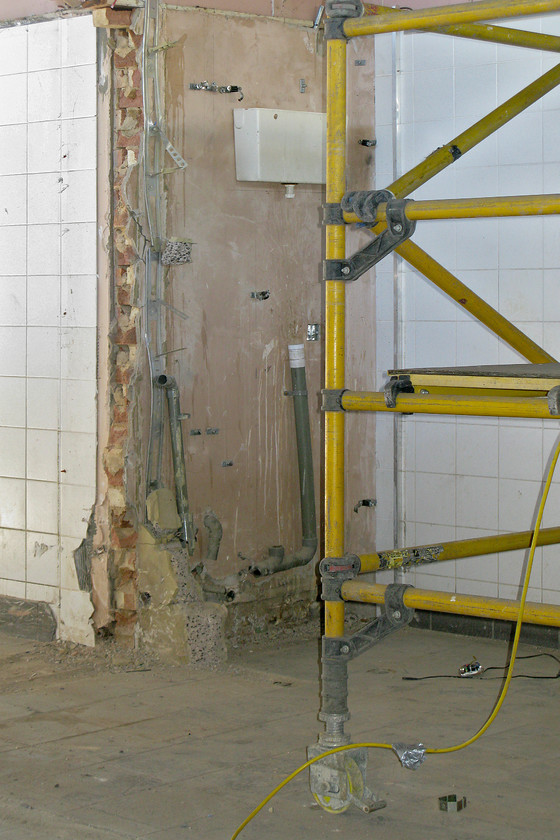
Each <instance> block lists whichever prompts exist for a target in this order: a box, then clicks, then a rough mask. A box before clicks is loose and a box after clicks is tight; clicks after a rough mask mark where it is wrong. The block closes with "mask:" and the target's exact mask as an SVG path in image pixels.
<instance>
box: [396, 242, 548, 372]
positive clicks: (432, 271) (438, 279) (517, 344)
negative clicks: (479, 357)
mask: <svg viewBox="0 0 560 840" xmlns="http://www.w3.org/2000/svg"><path fill="white" fill-rule="evenodd" d="M396 251H397V254H398V255H399V256H401V257H403V259H405V260H406V261H407V262H408V263H410V265H412V266H413V267H414V268H415V269H417V271H420V272H421V273H422V274H423V275H424V276H425V277H427V278H428V280H430V281H431V282H432V283H434V285H436V286H437V287H438V288H439V289H441V290H442V291H443V292H445V294H446V295H449V297H451V298H452V299H453V300H454V301H455V302H456V303H458V304H460V305H461V306H462V307H463V308H464V309H466V310H467V312H470V313H471V315H474V316H475V318H477V319H478V320H479V321H480V322H481V323H482V324H484V325H485V326H486V327H488V329H490V330H492V332H493V333H495V334H496V335H497V336H499V337H500V338H501V339H502V340H503V341H505V342H506V343H507V344H509V346H510V347H513V349H514V350H517V352H518V353H521V355H522V356H524V357H525V358H526V359H527V360H528V361H529V362H532V363H533V364H543V363H546V362H555V361H556V359H555V358H554V357H553V356H551V355H550V353H547V352H546V350H543V348H542V347H539V345H538V344H536V343H535V342H534V341H532V339H530V338H529V337H528V336H526V335H525V333H524V332H522V331H521V330H520V329H518V327H516V326H514V324H512V323H511V322H510V321H508V320H507V318H504V316H503V315H500V313H499V312H496V310H495V309H493V308H492V307H491V306H490V305H489V304H488V303H486V301H484V300H482V298H480V297H479V296H478V295H477V294H475V293H474V292H473V291H471V289H469V287H468V286H465V284H464V283H461V281H460V280H459V279H458V278H457V277H455V276H454V275H453V274H451V272H450V271H447V269H446V268H444V267H443V266H442V265H441V264H440V263H438V262H436V260H434V259H433V258H432V257H430V256H429V255H428V254H427V253H426V252H425V251H423V250H422V249H421V248H419V247H418V245H416V244H415V243H414V242H411V240H410V239H409V240H407V241H406V242H403V243H402V245H399V247H398V248H397V249H396Z"/></svg>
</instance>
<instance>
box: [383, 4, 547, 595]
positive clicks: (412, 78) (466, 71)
mask: <svg viewBox="0 0 560 840" xmlns="http://www.w3.org/2000/svg"><path fill="white" fill-rule="evenodd" d="M508 25H516V26H518V27H519V28H526V29H534V30H536V31H543V32H549V33H551V34H560V16H559V15H550V16H546V17H543V18H540V17H539V18H535V17H532V18H525V19H520V20H519V21H518V22H517V23H514V24H508ZM393 37H395V41H394V42H393V43H395V44H396V61H394V62H393V61H391V43H392V38H393ZM557 61H558V57H557V56H555V55H554V54H552V53H543V54H541V53H538V52H534V51H530V50H525V49H521V48H517V47H512V46H501V45H500V46H496V45H493V44H485V43H479V42H476V41H470V40H466V39H459V38H456V39H453V38H449V37H446V36H444V35H436V34H427V33H423V34H422V33H402V34H399V35H397V36H390V35H384V36H378V37H377V39H376V72H377V81H376V118H377V125H378V129H377V137H378V143H380V142H381V141H383V142H384V143H390V142H391V141H392V139H393V138H396V144H397V152H398V154H397V175H400V174H402V173H403V172H405V171H406V170H407V169H408V168H410V167H411V166H413V165H415V164H416V163H418V162H419V161H421V160H422V159H423V158H425V157H426V156H427V155H428V154H429V153H430V152H431V151H433V150H434V149H436V148H437V147H438V146H441V145H442V144H443V143H447V142H449V141H450V140H451V139H453V138H454V137H455V136H457V135H458V134H459V133H460V132H461V131H463V130H464V129H466V128H467V127H468V126H469V125H471V124H472V123H473V122H475V121H476V120H477V119H480V118H481V117H483V116H484V115H485V114H486V113H487V112H488V111H490V110H492V109H493V108H495V107H496V106H497V105H498V104H500V103H502V102H503V101H504V100H505V99H507V98H508V97H510V96H512V95H513V94H514V93H516V92H517V91H518V90H520V89H521V88H522V87H524V86H526V85H527V84H529V83H530V82H532V81H533V80H534V79H536V78H537V77H538V76H539V75H541V74H542V73H543V72H545V71H546V70H548V69H550V67H552V66H554V65H555V64H557ZM393 71H395V77H394V78H395V85H396V90H397V116H396V119H395V120H393V119H392V113H393V96H392V90H393V87H394V85H393V84H392V74H393ZM559 135H560V90H558V89H557V90H556V91H553V92H551V93H549V94H547V95H546V96H545V97H544V99H542V100H541V101H540V102H538V103H537V104H535V105H533V106H532V107H531V108H529V109H528V110H527V111H526V112H524V113H523V114H522V115H521V116H519V117H517V118H515V119H514V120H513V121H512V122H511V123H509V124H508V125H507V126H504V127H503V128H501V129H500V130H499V131H498V132H497V134H495V135H493V136H492V137H491V138H488V139H487V140H485V141H483V142H482V143H481V144H480V145H479V146H477V147H476V148H475V149H473V150H472V151H470V152H468V153H467V154H465V155H464V156H463V157H461V158H460V159H459V160H458V161H457V162H456V163H454V164H453V165H452V166H450V167H448V168H447V169H446V170H445V171H444V172H442V173H440V174H439V175H437V176H436V177H435V178H434V179H433V180H431V181H430V182H429V183H428V184H426V185H425V186H423V187H421V188H420V189H418V190H417V191H416V193H413V194H412V196H411V197H412V198H451V197H475V196H484V195H519V194H537V193H542V192H548V193H552V192H557V191H558V190H559V187H560V145H559V144H558V142H557V140H558V137H559ZM377 155H378V157H377V162H378V165H377V173H376V177H377V186H378V188H383V187H386V186H387V185H388V184H390V183H391V181H392V180H393V172H392V169H391V167H390V165H389V162H390V160H391V158H390V157H389V155H388V153H387V150H383V149H381V148H379V145H378V151H377ZM413 239H414V241H416V242H417V243H418V244H419V245H420V246H421V247H422V248H424V249H425V250H426V251H427V252H428V253H429V254H431V255H432V256H433V257H434V258H435V259H436V260H438V261H439V262H441V263H442V264H443V265H444V266H445V267H446V268H448V269H449V270H450V271H452V272H453V273H455V274H456V275H457V276H458V277H459V278H460V279H461V280H462V281H464V282H465V283H466V284H467V285H468V286H470V287H471V288H472V289H473V290H474V291H476V292H477V293H478V294H479V295H480V296H481V297H482V298H484V299H485V300H487V301H488V302H489V303H490V304H491V305H492V306H494V307H496V308H497V309H498V310H499V311H500V312H501V313H503V314H504V315H505V316H506V317H507V318H509V319H510V320H512V321H513V322H514V323H515V324H516V325H518V326H519V327H520V328H521V329H523V330H524V331H525V332H526V333H527V334H528V335H530V336H531V338H533V339H534V340H535V341H537V342H538V343H540V344H542V346H544V347H545V349H546V350H548V351H549V352H550V353H552V354H553V355H556V356H557V357H560V337H559V336H560V332H559V329H558V320H559V316H560V221H559V220H558V217H557V216H549V217H546V218H529V219H527V218H526V219H521V218H519V219H517V218H516V219H500V220H498V219H490V220H461V221H458V222H453V221H440V222H419V223H418V225H417V229H416V233H415V235H414V237H413ZM390 263H391V258H389V259H386V260H385V261H384V263H381V264H380V266H378V271H377V310H378V318H379V319H380V321H379V334H380V335H381V336H382V340H381V341H379V340H378V348H377V349H378V364H377V369H378V373H377V387H378V388H379V387H381V386H382V384H383V381H384V376H383V372H384V371H386V370H387V369H388V368H390V367H392V366H393V355H394V353H395V343H396V350H397V355H398V357H399V359H400V365H401V366H403V367H408V366H428V365H441V366H445V365H455V364H458V365H461V364H463V365H468V364H491V363H497V362H500V363H504V364H505V363H513V362H519V361H523V359H522V358H521V357H520V356H519V355H518V354H517V353H515V352H514V351H513V350H511V349H510V348H509V347H508V346H507V345H506V344H504V343H503V342H501V341H500V340H499V339H498V338H497V337H495V336H494V335H493V334H492V333H491V332H490V331H488V330H487V329H486V328H485V327H483V326H482V325H481V324H479V323H478V322H477V321H476V320H474V319H472V318H471V317H470V316H469V315H468V313H466V312H464V311H463V310H462V309H461V307H459V306H458V305H456V304H454V303H453V302H452V301H451V300H450V299H448V298H447V297H446V296H445V295H443V294H442V293H441V292H439V291H438V290H437V289H436V288H435V287H434V286H432V285H431V284H430V283H429V281H427V280H426V279H425V278H424V277H423V276H421V275H420V274H418V273H416V272H415V271H414V270H413V269H411V268H410V267H409V266H408V265H407V264H404V263H402V262H400V261H399V283H400V296H399V300H396V299H395V295H394V293H393V286H392V264H390ZM395 307H396V311H397V313H398V322H399V324H400V328H399V329H398V330H397V331H396V332H397V334H396V336H395V337H394V343H393V344H391V342H389V341H387V335H391V334H392V331H391V329H390V321H391V319H392V318H393V313H394V311H395ZM380 419H381V423H380V424H379V432H378V450H379V449H383V448H384V447H388V448H392V440H391V437H390V429H389V423H388V421H387V418H385V417H383V418H380ZM400 428H401V435H400V451H401V459H400V464H401V470H400V475H399V480H400V481H401V482H402V487H403V491H402V494H401V499H402V500H401V505H400V507H401V510H400V511H399V513H398V516H399V518H400V525H401V531H402V543H401V544H406V545H420V544H425V543H430V542H437V541H440V540H446V539H451V540H453V539H466V538H469V537H475V536H482V535H490V534H495V533H500V532H507V531H518V530H529V529H530V528H531V527H532V524H533V523H534V517H535V513H536V508H537V505H538V500H539V492H540V488H541V481H542V477H543V472H544V470H545V469H546V465H547V463H548V460H549V457H550V450H551V448H552V446H553V445H554V443H555V442H556V440H557V438H558V435H559V434H560V428H559V426H558V422H557V421H535V420H515V419H497V418H496V419H495V418H476V417H473V418H470V417H462V418H453V417H445V418H438V417H429V416H421V415H418V416H415V417H406V418H403V419H402V421H401V427H400ZM378 496H379V493H378ZM559 502H560V474H558V476H557V478H556V482H555V484H554V486H553V489H552V491H551V495H550V497H549V503H548V509H547V512H546V515H545V524H547V525H553V524H554V525H557V524H558V522H559V521H560V507H559ZM381 504H382V500H380V499H379V500H378V505H381ZM388 538H389V534H388V533H387V529H386V528H384V527H383V525H382V527H381V528H380V529H378V544H377V547H378V548H379V549H383V548H386V547H388V546H389V545H392V543H391V542H387V540H388ZM525 559H526V552H508V553H503V554H501V555H492V556H486V557H482V558H474V559H465V560H461V561H454V562H447V563H441V564H434V565H431V566H424V567H422V568H421V569H420V570H419V571H418V572H408V573H407V574H406V580H407V581H409V582H410V583H413V584H416V585H417V586H419V587H422V586H424V587H426V588H430V589H438V588H439V589H444V590H447V591H457V592H464V593H473V594H486V595H492V596H500V597H506V598H515V597H517V594H518V592H519V587H520V581H521V578H522V571H523V567H524V562H525ZM385 578H387V579H388V575H385V576H384V577H383V578H382V579H383V580H384V579H385ZM529 598H530V599H531V600H535V601H544V602H552V603H560V550H559V549H558V547H556V546H550V547H546V548H544V549H538V550H537V553H536V556H535V563H534V567H533V573H532V576H531V585H530V589H529Z"/></svg>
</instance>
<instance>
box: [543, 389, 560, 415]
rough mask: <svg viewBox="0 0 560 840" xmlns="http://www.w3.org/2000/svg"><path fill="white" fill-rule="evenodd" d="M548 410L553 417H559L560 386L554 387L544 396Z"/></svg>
mask: <svg viewBox="0 0 560 840" xmlns="http://www.w3.org/2000/svg"><path fill="white" fill-rule="evenodd" d="M546 399H547V402H548V410H549V411H550V413H551V415H552V416H553V417H558V415H560V385H555V386H554V388H551V389H550V391H549V392H548V394H547V395H546Z"/></svg>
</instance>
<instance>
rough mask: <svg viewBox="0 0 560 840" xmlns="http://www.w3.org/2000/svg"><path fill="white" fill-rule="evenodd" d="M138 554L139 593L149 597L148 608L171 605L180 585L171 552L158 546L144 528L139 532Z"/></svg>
mask: <svg viewBox="0 0 560 840" xmlns="http://www.w3.org/2000/svg"><path fill="white" fill-rule="evenodd" d="M136 552H137V574H138V591H139V592H140V593H141V594H142V595H143V596H144V597H145V596H148V597H147V599H146V600H147V604H148V606H149V607H151V608H156V607H164V606H167V605H169V604H171V602H172V601H173V599H174V598H175V597H176V595H177V592H178V585H177V578H176V576H175V572H174V569H173V563H172V561H171V554H170V552H169V551H166V550H165V549H164V548H162V547H161V546H159V545H157V543H156V542H155V540H154V538H153V537H152V535H151V534H150V532H149V531H148V530H147V528H144V526H141V527H140V529H139V532H138V543H137V546H136Z"/></svg>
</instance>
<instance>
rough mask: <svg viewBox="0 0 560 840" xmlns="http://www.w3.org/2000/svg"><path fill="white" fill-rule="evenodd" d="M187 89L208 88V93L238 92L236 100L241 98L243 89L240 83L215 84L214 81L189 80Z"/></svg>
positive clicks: (239, 100)
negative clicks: (238, 95)
mask: <svg viewBox="0 0 560 840" xmlns="http://www.w3.org/2000/svg"><path fill="white" fill-rule="evenodd" d="M189 90H208V91H210V93H239V94H241V95H240V97H239V99H238V100H237V101H238V102H241V100H242V99H243V96H244V94H243V91H242V90H241V86H240V85H217V84H216V82H206V81H204V82H191V83H190V85H189Z"/></svg>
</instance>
